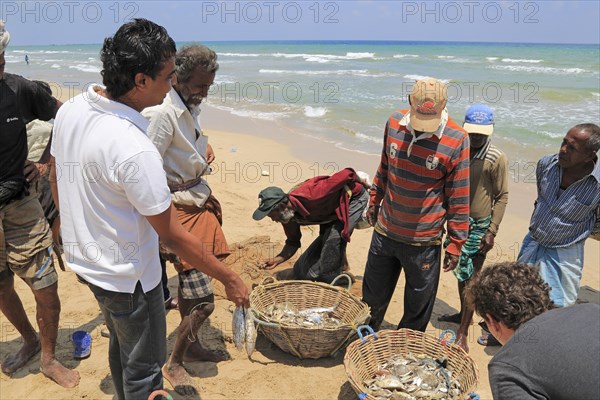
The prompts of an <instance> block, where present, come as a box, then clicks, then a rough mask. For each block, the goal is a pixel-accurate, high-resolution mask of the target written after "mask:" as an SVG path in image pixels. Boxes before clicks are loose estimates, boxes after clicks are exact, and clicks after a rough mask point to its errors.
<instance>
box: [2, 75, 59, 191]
mask: <svg viewBox="0 0 600 400" xmlns="http://www.w3.org/2000/svg"><path fill="white" fill-rule="evenodd" d="M55 111H56V100H55V99H54V98H53V97H52V96H51V95H50V94H49V93H48V92H46V91H45V90H44V89H43V88H42V87H41V86H40V85H38V84H37V83H35V82H31V81H29V80H27V79H25V78H23V77H22V76H19V75H13V74H7V73H5V74H4V79H2V80H1V81H0V184H2V183H3V182H5V181H9V180H10V181H22V182H23V184H24V183H25V177H24V175H23V167H24V165H25V160H26V158H27V129H26V128H25V125H26V124H28V123H29V122H31V121H33V120H34V119H41V120H44V121H48V120H51V119H52V118H54V115H55Z"/></svg>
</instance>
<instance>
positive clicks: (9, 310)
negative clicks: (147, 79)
mask: <svg viewBox="0 0 600 400" xmlns="http://www.w3.org/2000/svg"><path fill="white" fill-rule="evenodd" d="M9 39H10V36H9V33H8V32H7V31H6V30H5V29H4V21H0V132H2V134H1V135H0V309H1V310H2V313H3V314H4V315H5V316H6V318H7V319H8V320H9V321H10V322H11V323H12V324H13V325H14V326H15V328H16V329H17V331H19V333H20V334H21V336H22V337H23V346H22V347H21V349H20V350H19V351H18V352H17V353H16V354H11V355H9V356H8V357H6V359H5V360H4V361H3V362H2V371H3V372H4V373H5V374H7V375H11V374H13V373H14V372H15V371H17V370H18V369H20V368H22V367H23V366H24V365H25V364H26V363H27V362H28V361H29V360H30V359H31V358H32V357H33V356H34V355H36V354H37V353H38V352H39V351H40V347H41V351H42V355H41V358H40V370H41V371H42V373H43V374H44V375H46V376H47V377H49V378H50V379H52V380H54V381H55V382H57V383H58V384H59V385H61V386H64V387H69V388H70V387H74V386H77V384H78V383H79V373H78V372H77V371H72V370H69V369H67V368H65V367H64V366H63V365H62V364H61V363H60V362H58V360H57V359H56V356H55V347H56V338H57V335H58V322H59V314H60V300H59V298H58V294H57V290H58V275H57V274H56V271H55V270H54V262H53V259H52V256H51V251H52V236H51V234H50V229H49V226H48V223H47V222H46V219H45V217H44V211H43V210H42V207H41V206H40V203H39V201H38V199H37V193H36V191H35V190H34V186H33V185H32V186H30V184H31V183H33V181H34V180H35V179H37V177H38V176H39V170H38V168H39V169H46V168H47V166H46V165H41V164H34V163H32V162H30V161H29V160H27V159H26V158H27V131H26V124H27V123H29V122H30V121H32V120H35V119H42V120H46V121H48V120H50V119H52V118H54V116H55V115H56V110H57V109H58V107H59V106H60V104H61V103H60V102H59V101H58V100H56V99H55V98H54V97H52V94H51V93H49V92H48V91H46V90H44V89H43V88H42V86H40V85H38V84H36V83H34V82H31V81H29V80H27V79H25V78H23V77H21V76H18V75H13V74H6V73H4V66H5V59H4V51H5V49H6V46H7V45H8V42H9ZM45 161H46V162H47V160H45ZM14 275H17V276H18V277H20V278H21V279H23V281H25V283H27V285H28V286H29V287H30V288H31V290H32V292H33V295H34V298H35V302H36V319H37V322H38V325H39V328H40V338H38V335H37V334H36V332H35V330H34V328H33V326H32V325H31V323H30V322H29V320H28V318H27V314H26V313H25V310H24V308H23V304H22V302H21V299H20V298H19V296H18V294H17V292H16V291H15V288H14Z"/></svg>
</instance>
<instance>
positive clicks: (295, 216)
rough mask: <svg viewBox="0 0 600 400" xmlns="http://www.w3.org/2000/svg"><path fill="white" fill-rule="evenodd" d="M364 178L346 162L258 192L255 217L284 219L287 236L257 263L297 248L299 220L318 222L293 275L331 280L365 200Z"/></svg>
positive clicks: (273, 262)
mask: <svg viewBox="0 0 600 400" xmlns="http://www.w3.org/2000/svg"><path fill="white" fill-rule="evenodd" d="M365 185H366V182H365V181H364V179H363V178H361V177H359V175H358V174H357V173H356V172H355V171H354V170H353V169H351V168H344V169H343V170H341V171H339V172H337V173H335V174H333V175H331V176H317V177H314V178H312V179H309V180H307V181H305V182H303V183H301V184H300V185H297V186H296V187H295V188H293V189H292V190H291V191H290V192H289V193H287V194H286V193H285V192H284V191H283V190H281V188H278V187H275V186H271V187H268V188H266V189H263V190H262V191H261V192H260V193H259V194H258V208H257V209H256V211H254V214H252V218H253V219H254V220H255V221H260V220H261V219H263V218H264V217H266V216H269V218H271V219H272V220H273V221H275V222H279V223H281V224H282V225H283V231H284V233H285V236H286V238H287V239H286V241H285V245H284V246H283V249H282V250H281V252H280V253H279V254H278V255H277V256H275V257H273V258H270V259H266V260H262V262H261V263H260V265H259V267H260V268H262V269H272V268H275V267H276V266H277V265H279V264H281V263H282V262H284V261H286V260H288V259H290V258H291V257H292V256H293V255H294V254H296V252H297V251H298V249H299V248H300V244H301V243H300V240H301V238H302V231H301V230H300V227H301V226H304V225H319V236H318V237H317V238H316V239H315V240H314V241H313V242H312V243H311V244H310V246H308V248H307V249H306V251H304V253H302V255H301V256H300V257H298V260H296V262H295V263H294V276H293V277H294V279H303V280H312V281H320V282H326V283H331V282H332V281H333V280H334V279H335V278H336V277H337V276H338V275H340V274H341V273H342V270H343V269H344V260H345V259H346V245H347V243H348V242H349V241H350V236H351V235H352V232H353V230H354V227H355V225H356V224H357V222H358V221H359V220H360V219H361V217H362V213H363V211H364V210H365V208H366V206H367V202H368V200H369V194H368V192H367V190H366V189H365Z"/></svg>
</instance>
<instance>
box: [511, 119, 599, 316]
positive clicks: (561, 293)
mask: <svg viewBox="0 0 600 400" xmlns="http://www.w3.org/2000/svg"><path fill="white" fill-rule="evenodd" d="M598 149H600V128H599V127H598V125H595V124H580V125H576V126H574V127H573V128H571V129H570V130H569V131H568V132H567V135H566V136H565V138H564V139H563V142H562V144H561V146H560V151H559V153H558V154H554V155H549V156H545V157H543V158H542V159H541V160H540V161H539V162H538V165H537V170H536V178H537V191H538V197H537V200H536V202H535V208H534V211H533V215H532V216H531V223H530V226H529V233H528V234H527V235H526V236H525V239H524V240H523V245H522V247H521V251H520V253H519V258H518V260H517V262H519V263H526V264H534V265H538V266H539V268H540V273H541V275H542V278H543V279H544V280H545V281H546V282H547V283H548V284H549V285H550V287H551V288H552V291H551V293H550V297H551V298H552V301H554V303H555V304H556V305H557V306H560V307H566V306H569V305H572V304H574V303H575V301H576V300H577V294H578V292H579V285H580V282H581V273H582V270H583V248H584V243H585V239H587V238H588V237H593V238H594V239H596V240H599V239H600V234H599V229H598V228H599V227H600V163H598V156H597V152H598Z"/></svg>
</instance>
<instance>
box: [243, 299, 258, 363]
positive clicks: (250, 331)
mask: <svg viewBox="0 0 600 400" xmlns="http://www.w3.org/2000/svg"><path fill="white" fill-rule="evenodd" d="M245 312H246V321H245V322H246V353H248V357H250V356H251V355H252V353H253V352H254V345H255V344H256V326H255V325H254V319H253V318H252V312H251V311H250V309H246V310H245Z"/></svg>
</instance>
